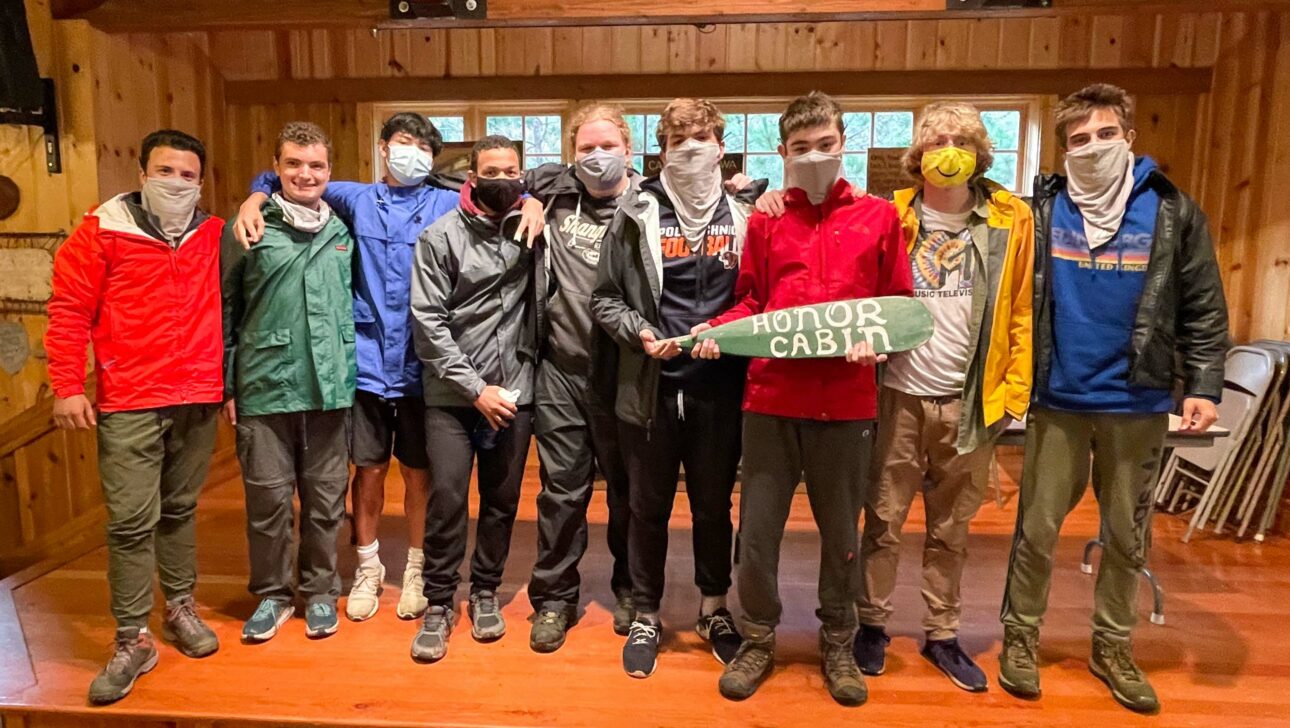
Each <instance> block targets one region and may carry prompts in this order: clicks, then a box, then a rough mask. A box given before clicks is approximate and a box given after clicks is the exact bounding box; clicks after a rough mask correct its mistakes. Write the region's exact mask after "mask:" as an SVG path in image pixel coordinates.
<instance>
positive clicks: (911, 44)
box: [904, 20, 938, 71]
mask: <svg viewBox="0 0 1290 728" xmlns="http://www.w3.org/2000/svg"><path fill="white" fill-rule="evenodd" d="M937 22H938V21H935V20H911V21H909V23H908V24H907V25H906V33H907V35H908V40H907V41H906V43H905V65H904V68H905V69H906V70H911V71H918V70H926V69H931V68H935V67H936V48H937V43H936V40H937V36H936V27H937Z"/></svg>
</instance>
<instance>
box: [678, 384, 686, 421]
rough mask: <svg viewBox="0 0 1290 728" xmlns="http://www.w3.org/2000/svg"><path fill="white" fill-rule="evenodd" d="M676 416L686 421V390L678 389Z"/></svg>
mask: <svg viewBox="0 0 1290 728" xmlns="http://www.w3.org/2000/svg"><path fill="white" fill-rule="evenodd" d="M676 417H677V419H679V420H681V421H682V422H685V390H684V389H678V390H676Z"/></svg>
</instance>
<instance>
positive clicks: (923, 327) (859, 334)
mask: <svg viewBox="0 0 1290 728" xmlns="http://www.w3.org/2000/svg"><path fill="white" fill-rule="evenodd" d="M932 329H933V324H932V314H931V312H930V311H928V310H927V306H925V305H923V302H922V301H919V300H918V299H916V298H907V297H904V296H885V297H882V298H853V299H851V300H848V301H834V302H832V303H817V304H814V305H811V306H794V307H793V308H782V309H779V310H778V311H767V312H765V313H759V314H757V315H755V316H748V317H746V318H742V319H739V320H738V321H732V322H730V323H728V324H723V325H721V326H717V327H715V328H712V329H708V330H707V331H703V332H700V333H699V335H698V336H697V337H696V336H679V337H676V338H675V339H674V341H676V342H677V343H678V344H680V345H681V348H683V349H689V348H692V347H694V346H695V345H696V344H697V343H698V342H700V341H705V340H707V339H712V340H714V341H716V342H717V345H718V346H720V347H721V353H722V354H733V355H735V356H752V357H765V358H769V359H823V358H827V357H834V356H844V355H846V353H847V349H850V348H851V347H852V346H853V345H855V344H859V343H861V342H864V341H868V342H869V343H870V344H871V345H872V346H873V350H874V352H875V353H877V354H889V353H892V352H897V351H908V350H909V349H913V348H915V347H918V346H920V345H922V344H923V343H924V342H926V341H927V340H928V339H930V338H932Z"/></svg>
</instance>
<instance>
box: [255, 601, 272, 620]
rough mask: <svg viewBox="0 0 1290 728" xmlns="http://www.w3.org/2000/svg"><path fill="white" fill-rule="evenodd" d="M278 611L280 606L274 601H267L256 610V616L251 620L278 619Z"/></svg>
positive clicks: (261, 603)
mask: <svg viewBox="0 0 1290 728" xmlns="http://www.w3.org/2000/svg"><path fill="white" fill-rule="evenodd" d="M277 611H278V605H277V604H275V603H274V602H273V600H272V599H265V600H264V601H262V602H260V606H258V607H256V608H255V614H252V615H251V619H277V618H278V614H277Z"/></svg>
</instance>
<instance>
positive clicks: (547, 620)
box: [538, 609, 560, 624]
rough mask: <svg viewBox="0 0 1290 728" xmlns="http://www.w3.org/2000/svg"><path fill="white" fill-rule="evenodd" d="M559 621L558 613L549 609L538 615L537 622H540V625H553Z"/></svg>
mask: <svg viewBox="0 0 1290 728" xmlns="http://www.w3.org/2000/svg"><path fill="white" fill-rule="evenodd" d="M559 619H560V613H559V612H557V611H555V610H551V609H548V610H547V611H545V612H542V614H540V615H538V621H539V622H541V623H542V624H555V623H556V622H557V621H559Z"/></svg>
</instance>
